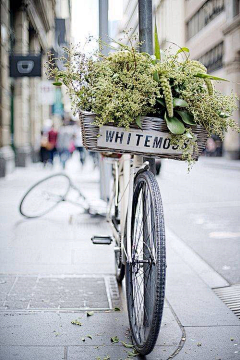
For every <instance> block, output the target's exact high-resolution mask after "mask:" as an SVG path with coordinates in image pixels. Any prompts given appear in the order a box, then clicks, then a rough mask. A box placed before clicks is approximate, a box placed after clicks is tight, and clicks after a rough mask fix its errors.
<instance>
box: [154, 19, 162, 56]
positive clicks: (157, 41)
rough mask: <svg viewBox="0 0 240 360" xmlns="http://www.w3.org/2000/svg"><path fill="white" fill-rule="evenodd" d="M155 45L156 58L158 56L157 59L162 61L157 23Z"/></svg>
mask: <svg viewBox="0 0 240 360" xmlns="http://www.w3.org/2000/svg"><path fill="white" fill-rule="evenodd" d="M154 44H155V56H156V59H158V60H161V52H160V44H159V40H158V33H157V24H156V21H155V30H154Z"/></svg>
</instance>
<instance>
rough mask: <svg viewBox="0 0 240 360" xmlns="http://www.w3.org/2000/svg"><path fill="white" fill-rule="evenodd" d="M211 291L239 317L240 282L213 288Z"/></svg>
mask: <svg viewBox="0 0 240 360" xmlns="http://www.w3.org/2000/svg"><path fill="white" fill-rule="evenodd" d="M213 291H214V292H215V294H216V295H217V296H218V297H219V298H220V299H221V300H222V301H223V302H224V304H226V305H227V306H228V307H229V309H231V310H232V312H233V313H234V314H235V315H236V316H237V317H238V318H239V319H240V284H236V285H232V286H227V287H223V288H217V289H213Z"/></svg>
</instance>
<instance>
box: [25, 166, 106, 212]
mask: <svg viewBox="0 0 240 360" xmlns="http://www.w3.org/2000/svg"><path fill="white" fill-rule="evenodd" d="M71 189H72V190H74V191H75V192H76V193H77V195H78V197H77V201H74V200H71V199H70V198H68V197H67V195H68V194H69V191H70V190H71ZM61 202H68V203H71V204H73V205H76V206H79V207H81V208H82V209H83V210H84V212H85V213H87V214H89V215H91V216H103V217H105V216H106V212H105V211H99V210H98V209H95V208H94V207H93V206H91V205H90V204H89V202H88V201H87V199H86V197H85V196H84V195H83V194H82V192H81V191H80V189H79V188H78V187H76V186H75V185H74V184H73V182H72V181H71V179H70V178H69V177H68V176H67V175H66V174H62V173H58V174H54V175H50V176H48V177H46V178H44V179H42V180H40V181H38V182H37V183H36V184H34V185H33V186H32V187H31V188H30V189H29V190H28V191H27V192H26V194H25V195H24V196H23V198H22V200H21V202H20V205H19V211H20V213H21V215H23V216H24V217H26V218H38V217H40V216H43V215H46V214H47V213H49V212H50V211H51V210H53V209H54V208H55V207H56V206H57V205H59V204H60V203H61Z"/></svg>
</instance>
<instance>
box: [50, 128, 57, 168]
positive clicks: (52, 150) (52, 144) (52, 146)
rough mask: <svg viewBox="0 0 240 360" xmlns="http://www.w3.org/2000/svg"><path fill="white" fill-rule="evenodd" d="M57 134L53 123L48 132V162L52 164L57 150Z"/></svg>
mask: <svg viewBox="0 0 240 360" xmlns="http://www.w3.org/2000/svg"><path fill="white" fill-rule="evenodd" d="M57 136H58V132H57V131H56V130H55V128H54V125H52V127H51V129H50V130H49V132H48V150H49V162H50V163H51V164H52V165H53V160H54V156H55V154H56V152H57V148H56V146H57Z"/></svg>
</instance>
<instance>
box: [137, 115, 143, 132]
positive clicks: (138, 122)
mask: <svg viewBox="0 0 240 360" xmlns="http://www.w3.org/2000/svg"><path fill="white" fill-rule="evenodd" d="M136 124H137V126H139V127H140V129H141V128H142V123H141V118H140V115H139V116H138V117H137V118H136Z"/></svg>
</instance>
